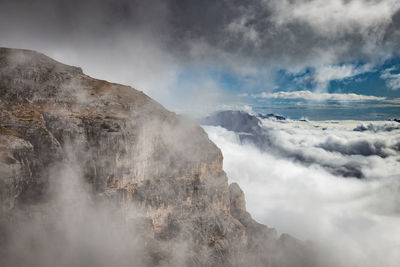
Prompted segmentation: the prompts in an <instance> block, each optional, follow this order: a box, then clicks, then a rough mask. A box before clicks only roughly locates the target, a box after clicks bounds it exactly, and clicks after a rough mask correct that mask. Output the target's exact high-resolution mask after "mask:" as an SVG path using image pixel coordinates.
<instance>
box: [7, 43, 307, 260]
mask: <svg viewBox="0 0 400 267" xmlns="http://www.w3.org/2000/svg"><path fill="white" fill-rule="evenodd" d="M65 165H69V166H72V168H73V169H77V170H78V172H79V174H80V177H82V179H83V183H84V184H85V185H89V187H90V191H91V194H92V195H93V196H95V197H96V199H98V201H99V202H102V201H106V202H110V203H113V205H114V206H113V207H116V210H118V214H120V215H121V214H122V217H123V218H124V222H125V223H126V224H130V223H132V224H135V225H136V226H137V225H138V224H137V221H138V219H140V221H141V222H142V223H141V224H140V225H141V226H143V225H145V226H143V227H141V228H140V232H141V233H144V234H143V235H144V236H145V239H144V241H143V246H144V247H146V248H145V253H146V254H147V256H146V259H147V260H146V261H143V262H144V263H143V264H144V265H156V264H159V265H162V264H164V265H169V264H172V263H171V260H170V254H171V253H172V251H171V249H172V247H173V246H172V244H175V243H176V242H177V241H178V240H180V241H182V240H183V241H186V243H187V244H186V247H188V248H187V251H188V252H187V253H186V254H185V256H184V257H183V259H182V260H181V261H180V264H183V265H202V266H207V265H208V266H215V265H227V266H231V265H242V264H245V265H248V264H246V263H248V262H250V258H252V259H253V261H254V263H259V264H260V265H276V261H277V260H274V256H273V254H274V253H273V251H276V250H277V249H279V251H280V252H282V251H284V250H285V248H284V249H283V250H282V248H283V247H285V246H283V245H282V244H283V241H282V240H283V239H282V238H281V239H277V237H276V233H275V231H274V230H273V229H269V228H267V227H266V226H264V225H261V224H258V223H256V222H255V221H254V220H252V219H251V216H250V215H249V214H248V213H247V212H246V210H245V202H244V196H243V193H242V192H241V190H240V188H239V187H238V185H236V184H234V185H231V186H228V181H227V177H226V175H225V173H224V171H223V170H222V154H221V152H220V151H219V149H218V148H217V147H216V146H215V145H214V144H213V143H212V142H211V141H210V140H209V139H208V137H207V135H206V133H205V132H204V131H203V130H202V129H201V128H200V127H199V126H198V125H196V124H194V123H193V122H191V121H189V120H187V119H185V118H183V117H181V116H178V115H176V114H174V113H172V112H169V111H167V110H166V109H164V108H163V107H162V106H161V105H160V104H158V103H157V102H155V101H153V100H152V99H150V98H149V97H148V96H146V95H145V94H143V93H142V92H139V91H137V90H135V89H133V88H131V87H127V86H123V85H120V84H113V83H109V82H106V81H102V80H96V79H93V78H91V77H89V76H87V75H85V74H83V72H82V70H81V69H80V68H76V67H72V66H67V65H64V64H61V63H59V62H56V61H54V60H52V59H50V58H48V57H46V56H45V55H42V54H40V53H36V52H33V51H28V50H16V49H7V48H0V199H1V204H0V205H1V207H0V208H1V211H0V212H1V223H2V225H3V229H6V230H3V231H2V234H1V233H0V234H1V236H0V240H1V241H2V243H4V244H3V245H4V246H5V247H6V246H7V245H6V243H7V241H8V240H9V239H10V238H9V236H8V235H9V232H10V231H11V232H12V230H10V229H12V227H11V228H10V226H9V225H10V222H11V224H12V222H14V221H15V220H17V219H16V218H17V217H16V215H15V214H16V211H18V213H21V211H23V213H24V214H28V215H27V217H28V218H30V216H31V213H32V210H35V211H37V210H38V212H39V213H40V214H42V215H41V216H43V217H46V214H48V209H50V208H49V205H50V206H51V205H52V199H53V198H52V197H53V195H54V192H53V191H52V186H51V185H52V181H54V180H58V179H62V177H61V176H62V175H57V174H55V173H57V172H55V169H56V170H57V169H62V168H63V167H62V166H65ZM70 198H74V194H72V195H71V196H70ZM33 207H34V208H33ZM132 210H133V211H132ZM71 214H72V216H73V214H74V212H72V213H71ZM143 222H145V223H143ZM104 230H106V229H104ZM260 237H262V238H260ZM286 239H287V238H286ZM189 240H190V241H189ZM295 243H296V242H292V243H290V247H292V245H293V244H294V246H297V244H295ZM149 244H151V245H149ZM286 250H287V249H286ZM4 251H5V252H4V253H8V256H9V255H10V254H9V251H7V250H4ZM200 251H207V253H206V254H200ZM259 251H264V252H265V251H269V252H271V254H270V256H268V257H267V256H265V255H264V256H263V257H258V258H257V260H254V259H255V258H254V257H255V255H256V254H258V252H259ZM264 254H265V253H264ZM203 255H206V256H203ZM249 255H251V256H249ZM302 255H303V254H302ZM75 256H76V255H75ZM75 256H74V255H73V256H71V257H75ZM6 258H7V257H6ZM300 258H301V257H300ZM27 260H29V257H27ZM3 261H4V259H3ZM7 261H8V263H9V262H11V263H13V259H6V260H5V262H6V263H7ZM31 263H32V262H31ZM128 265H132V264H128ZM133 265H135V264H133ZM136 265H138V264H136Z"/></svg>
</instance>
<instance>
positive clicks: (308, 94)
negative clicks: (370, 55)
mask: <svg viewBox="0 0 400 267" xmlns="http://www.w3.org/2000/svg"><path fill="white" fill-rule="evenodd" d="M253 97H260V98H274V99H277V98H280V99H305V100H311V101H327V100H330V101H383V100H385V99H386V97H378V96H369V95H358V94H353V93H349V94H337V93H332V94H330V93H318V92H312V91H308V90H302V91H293V92H284V91H281V92H276V93H265V92H263V93H261V94H257V95H253Z"/></svg>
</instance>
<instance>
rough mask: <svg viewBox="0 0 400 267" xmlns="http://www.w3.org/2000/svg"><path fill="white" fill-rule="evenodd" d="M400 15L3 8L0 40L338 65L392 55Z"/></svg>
mask: <svg viewBox="0 0 400 267" xmlns="http://www.w3.org/2000/svg"><path fill="white" fill-rule="evenodd" d="M322 4H323V5H322ZM398 10H399V5H398V3H396V1H391V0H386V1H364V0H353V1H341V0H334V1H330V2H329V3H325V2H324V1H321V0H314V1H305V0H294V1H287V0H285V1H272V0H269V1H261V0H255V1H237V0H221V1H209V0H207V1H193V0H189V1H178V0H169V1H157V0H154V1H139V0H134V1H124V0H117V1H110V0H109V1H107V0H102V1H94V0H83V1H76V0H72V1H65V0H55V1H46V0H44V1H12V0H2V1H1V8H0V22H1V26H0V34H1V36H2V40H1V41H2V42H4V43H9V41H8V40H21V41H26V43H25V45H26V46H27V47H28V48H29V46H30V41H31V40H32V39H35V38H44V39H45V40H47V41H49V42H51V41H58V42H70V43H78V44H79V43H82V42H93V45H95V44H96V43H95V42H97V41H101V42H104V43H108V45H109V46H112V45H113V41H118V38H119V37H120V35H124V36H129V37H131V38H135V36H137V35H141V34H145V35H147V36H151V41H154V42H159V43H160V44H161V45H160V46H161V47H162V49H165V52H166V53H172V54H174V55H175V56H176V57H178V58H180V59H182V60H189V59H196V60H199V59H204V60H205V61H206V62H207V61H214V60H215V59H216V60H223V63H228V64H235V63H237V61H236V60H238V59H242V60H244V59H246V60H249V61H250V62H252V63H254V64H272V63H274V64H277V63H280V64H283V65H285V64H289V63H290V64H292V65H295V64H300V63H302V64H303V63H308V64H313V63H316V62H318V63H320V62H321V61H326V62H329V63H335V62H338V61H341V60H346V61H348V60H352V59H371V58H374V59H376V57H380V56H388V55H390V54H391V52H392V51H394V49H396V48H398V46H399V36H400V33H399V30H398V29H399V27H398V26H399V24H400V19H399V16H400V15H399V12H398ZM21 35H24V36H23V37H22V36H21ZM322 54H324V56H323V57H322V58H321V55H322ZM216 60H215V61H216Z"/></svg>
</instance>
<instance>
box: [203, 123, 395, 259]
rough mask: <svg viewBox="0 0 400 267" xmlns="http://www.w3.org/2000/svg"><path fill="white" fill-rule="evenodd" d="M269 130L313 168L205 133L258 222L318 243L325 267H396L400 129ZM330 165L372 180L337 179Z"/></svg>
mask: <svg viewBox="0 0 400 267" xmlns="http://www.w3.org/2000/svg"><path fill="white" fill-rule="evenodd" d="M262 123H263V127H264V128H266V129H268V131H269V133H270V136H271V137H272V138H271V140H273V142H275V144H276V145H277V146H281V147H284V148H285V149H287V150H292V151H297V152H300V151H301V153H303V154H304V155H306V156H307V157H308V158H309V159H312V160H313V163H312V164H307V165H304V164H303V163H302V162H299V161H296V160H295V159H294V158H292V157H282V154H277V153H276V152H275V151H274V150H260V149H259V148H257V147H255V146H254V145H252V144H251V143H242V142H240V139H239V137H238V135H237V134H235V133H234V132H229V131H227V130H226V129H224V128H221V127H215V126H205V127H204V128H205V129H206V131H207V133H208V135H209V137H210V138H211V140H213V141H214V142H215V143H216V144H217V145H218V146H219V147H220V148H221V150H222V152H223V155H224V169H225V171H226V172H227V174H228V177H229V179H230V182H238V183H239V184H240V185H241V186H242V188H243V189H244V191H245V193H246V198H247V207H248V209H249V210H250V212H251V213H252V214H254V216H255V217H256V219H258V220H260V221H261V222H263V223H266V224H267V225H270V226H274V227H276V228H277V229H278V231H280V232H288V233H290V234H293V235H296V236H298V237H300V238H303V239H309V240H312V241H313V242H315V244H316V246H317V247H318V248H319V249H321V254H322V255H325V256H326V257H325V260H326V263H324V264H323V266H329V264H333V265H334V266H335V265H336V266H397V265H398V264H399V263H400V257H399V254H398V249H399V246H400V239H399V236H400V227H399V225H400V224H399V223H400V210H399V209H398V205H399V204H400V198H399V194H398V191H399V190H400V180H399V179H398V178H399V177H400V168H399V167H400V164H399V160H400V150H399V147H398V145H399V141H400V140H399V138H398V136H400V135H399V134H398V133H399V129H396V130H392V131H385V130H381V129H384V128H385V127H383V125H384V124H385V123H386V124H388V123H387V122H374V123H373V124H374V125H377V126H380V127H375V128H376V129H380V130H377V131H369V130H366V131H364V132H359V131H354V130H353V129H354V128H355V127H357V126H358V125H360V124H361V122H355V121H343V122H340V123H335V122H296V121H275V120H268V119H265V120H263V122H262ZM393 123H394V122H393ZM389 124H391V123H389ZM393 131H395V132H393ZM323 162H329V163H331V164H333V165H336V166H337V167H340V166H341V165H342V166H343V165H345V164H347V163H351V164H354V165H358V167H359V168H360V170H361V171H362V173H363V174H364V175H365V178H364V179H354V178H343V177H341V175H339V174H336V175H334V174H332V172H330V171H329V170H328V169H327V168H325V167H324V166H323V165H322V164H321V163H323ZM324 253H325V254H324Z"/></svg>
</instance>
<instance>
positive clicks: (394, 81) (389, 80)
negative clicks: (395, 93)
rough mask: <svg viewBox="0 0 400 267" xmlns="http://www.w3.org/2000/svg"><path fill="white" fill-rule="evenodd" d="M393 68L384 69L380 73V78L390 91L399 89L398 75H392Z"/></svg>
mask: <svg viewBox="0 0 400 267" xmlns="http://www.w3.org/2000/svg"><path fill="white" fill-rule="evenodd" d="M395 70H396V68H395V67H391V68H388V69H385V70H383V71H382V72H381V75H380V78H381V79H383V80H385V82H386V85H387V86H388V87H389V88H391V89H392V90H398V89H400V73H392V72H393V71H395Z"/></svg>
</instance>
